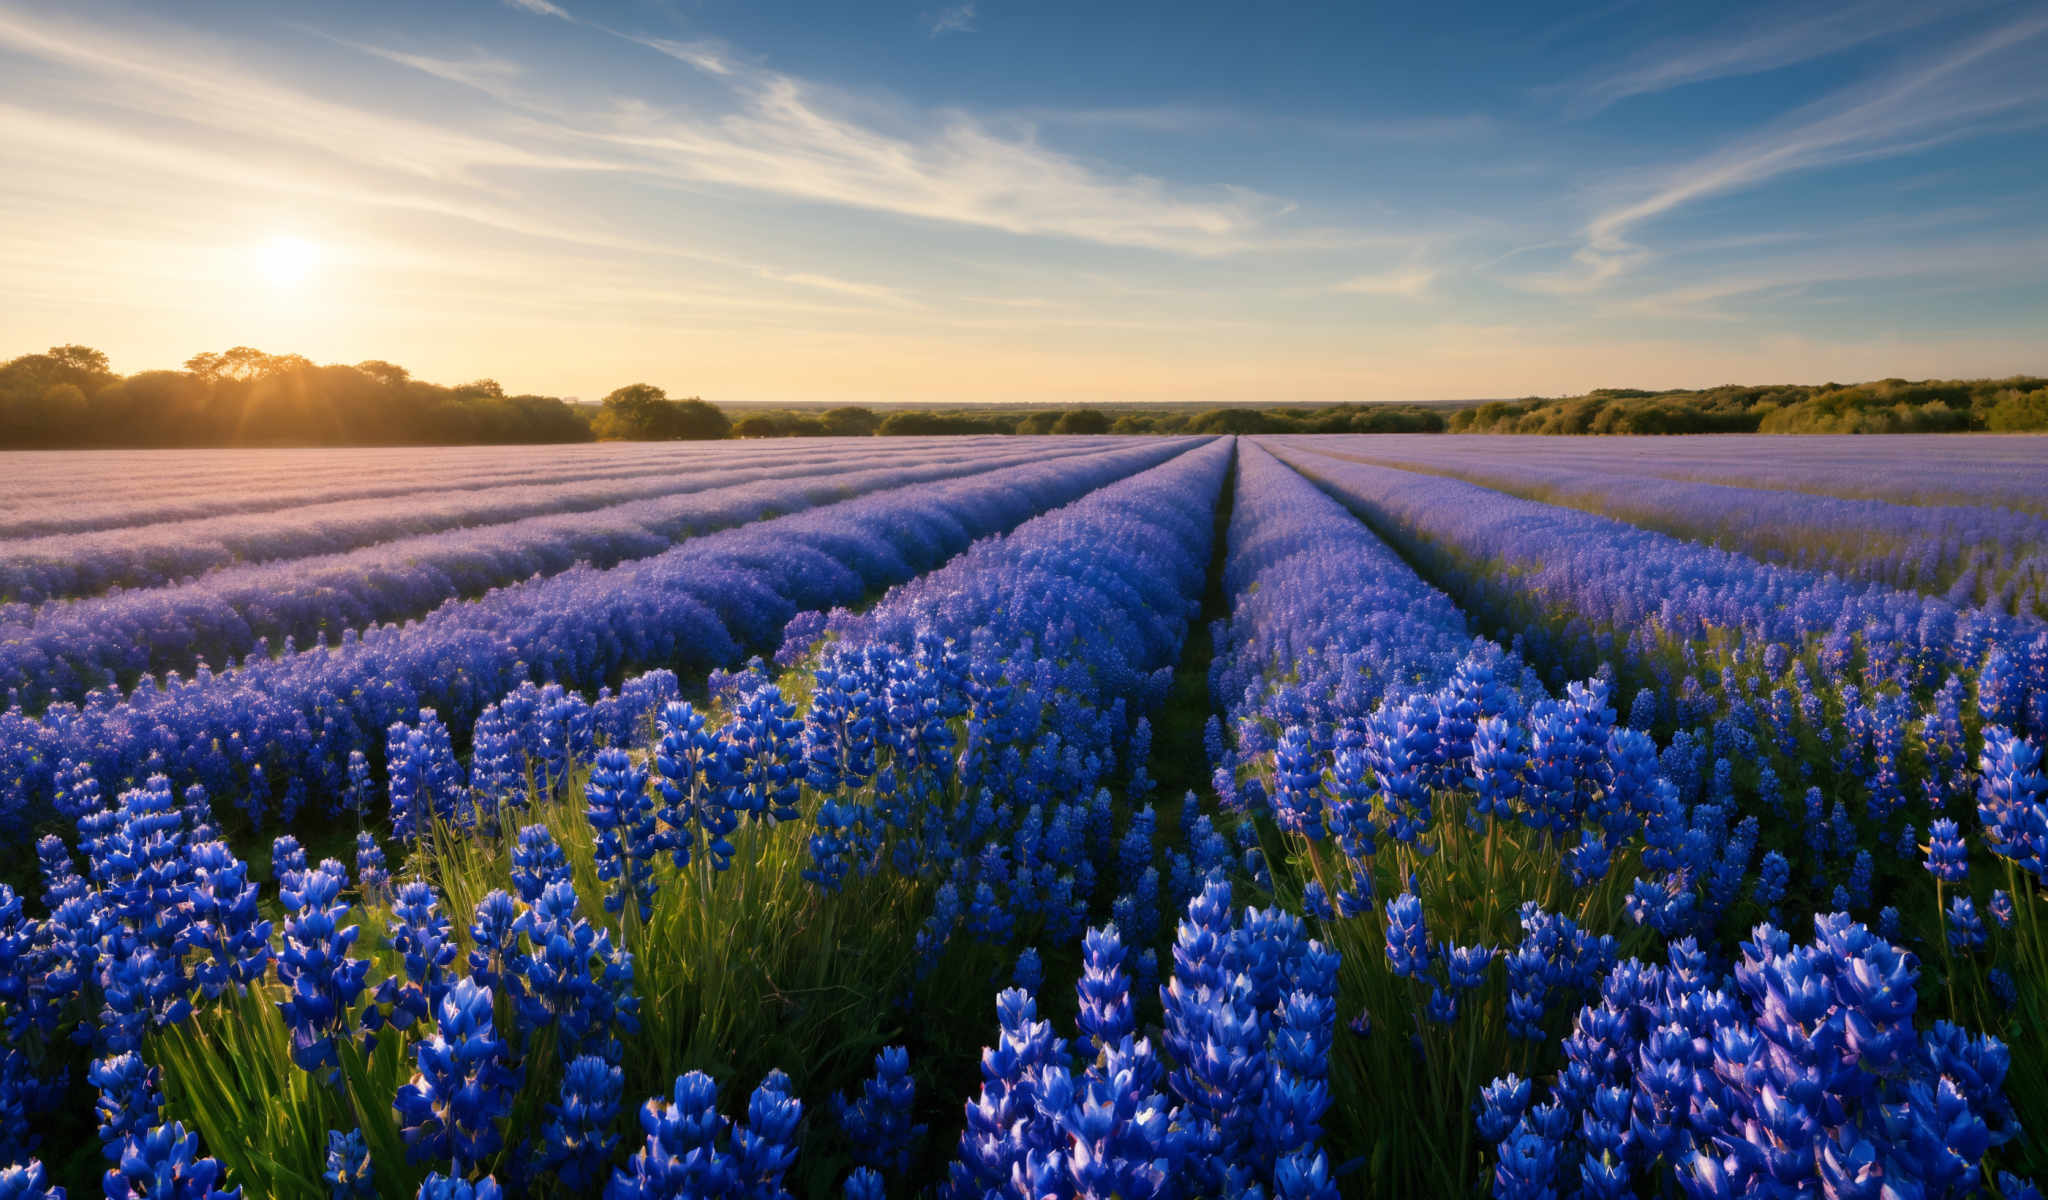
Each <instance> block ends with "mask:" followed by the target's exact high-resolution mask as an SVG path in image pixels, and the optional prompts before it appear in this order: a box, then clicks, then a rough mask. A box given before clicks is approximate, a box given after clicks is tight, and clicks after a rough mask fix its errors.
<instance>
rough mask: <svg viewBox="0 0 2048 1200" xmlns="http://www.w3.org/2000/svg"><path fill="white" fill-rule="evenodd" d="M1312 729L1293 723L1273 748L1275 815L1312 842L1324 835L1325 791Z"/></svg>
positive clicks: (1292, 830)
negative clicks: (1312, 738)
mask: <svg viewBox="0 0 2048 1200" xmlns="http://www.w3.org/2000/svg"><path fill="white" fill-rule="evenodd" d="M1320 774H1321V773H1320V772H1319V771H1318V770H1317V768H1316V758H1315V747H1314V746H1313V744H1311V742H1310V741H1309V733H1308V730H1306V729H1303V728H1301V727H1299V726H1292V727H1289V728H1288V729H1286V730H1285V731H1283V732H1282V733H1281V734H1280V741H1279V744H1278V745H1277V746H1275V747H1274V750H1273V817H1274V820H1276V821H1278V822H1279V824H1280V828H1282V829H1285V830H1288V831H1290V832H1292V833H1298V834H1300V835H1302V836H1303V837H1305V838H1308V839H1309V840H1310V841H1319V840H1321V838H1322V837H1323V792H1322V781H1321V779H1320Z"/></svg>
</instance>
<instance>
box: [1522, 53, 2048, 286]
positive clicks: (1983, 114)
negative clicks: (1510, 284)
mask: <svg viewBox="0 0 2048 1200" xmlns="http://www.w3.org/2000/svg"><path fill="white" fill-rule="evenodd" d="M2044 41H2048V16H2034V17H2028V18H2023V19H2021V20H2018V21H2013V22H2010V23H2008V24H2005V25H2003V26H2000V27H1998V28H1996V29H1993V30H1991V31H1989V32H1987V33H1983V34H1980V35H1978V36H1976V37H1972V38H1969V39H1966V40H1964V41H1962V42H1960V43H1956V44H1954V45H1951V46H1949V47H1947V48H1945V49H1944V50H1942V51H1940V52H1939V53H1936V54H1934V55H1932V56H1929V57H1926V58H1923V59H1921V60H1918V61H1916V62H1913V63H1911V64H1908V65H1906V66H1905V67H1904V68H1903V69H1900V70H1896V71H1894V72H1892V73H1890V74H1887V75H1886V76H1884V77H1882V78H1879V79H1877V80H1874V81H1872V82H1869V83H1863V84H1857V85H1852V86H1851V87H1848V88H1845V89H1843V90H1841V91H1838V92H1836V93H1834V94H1832V95H1830V96H1827V97H1824V98H1823V99H1821V100H1818V101H1815V102H1814V103H1812V104H1809V105H1807V106H1805V107H1803V108H1801V109H1799V110H1797V111H1796V112H1794V113H1792V114H1791V115H1790V116H1788V117H1787V118H1786V119H1784V120H1783V121H1780V122H1778V123H1776V124H1775V125H1773V126H1770V127H1768V128H1766V129H1765V130H1764V131H1763V132H1761V133H1758V134H1755V135H1752V136H1750V137H1747V138H1743V139H1740V140H1738V141H1736V142H1735V143H1734V144H1732V145H1730V146H1728V147H1727V148H1725V149H1723V150H1721V151H1719V152H1717V153H1713V154H1710V155H1707V156H1705V157H1702V158H1699V159H1695V160H1692V161H1690V162H1686V163H1683V164H1681V165H1679V166H1677V167H1674V168H1666V169H1662V170H1659V171H1657V172H1655V173H1653V174H1651V175H1650V176H1649V182H1648V185H1647V187H1644V188H1642V189H1640V190H1641V194H1640V195H1638V196H1637V197H1636V198H1634V199H1631V200H1628V201H1625V202H1621V203H1617V204H1614V205H1611V206H1610V207H1608V208H1606V209H1604V210H1603V211H1601V212H1599V213H1597V214H1596V215H1595V216H1594V217H1593V219H1592V220H1591V221H1590V222H1588V223H1587V225H1586V227H1585V229H1584V232H1583V237H1582V240H1581V242H1580V244H1579V247H1578V249H1577V250H1576V251H1575V252H1574V254H1573V255H1572V264H1571V266H1570V267H1568V268H1566V269H1564V270H1562V271H1557V272H1552V273H1550V274H1544V275H1530V276H1524V277H1522V278H1521V279H1520V280H1519V281H1518V282H1519V283H1520V284H1521V285H1522V286H1524V287H1526V288H1528V289H1530V290H1534V291H1539V292H1550V293H1556V294H1572V293H1579V292H1587V291H1592V290H1595V289H1597V288H1599V287H1601V286H1603V285H1605V284H1607V283H1608V282H1610V281H1612V280H1614V279H1616V278H1618V277H1620V276H1623V275H1625V274H1627V273H1629V272H1630V271H1633V270H1635V269H1636V268H1638V267H1640V266H1641V265H1642V264H1644V263H1645V262H1647V261H1648V260H1649V259H1650V258H1651V257H1652V256H1653V251H1652V250H1651V249H1650V248H1649V247H1648V246H1646V245H1644V244H1643V243H1642V241H1641V240H1640V238H1639V236H1638V232H1637V231H1638V230H1639V228H1640V227H1642V226H1644V225H1646V224H1648V223H1650V222H1652V221H1654V220H1656V219H1657V218H1659V217H1662V216H1664V215H1666V214H1668V213H1672V212H1674V211H1676V210H1679V209H1682V208H1684V207H1686V206H1688V205H1691V204H1693V203H1696V202H1698V201H1701V200H1704V199H1707V198H1709V197H1714V196H1720V195H1725V194H1729V193H1735V192H1740V191H1745V190H1748V189H1752V188H1756V187H1759V186H1761V185H1763V184H1765V183H1767V182H1769V181H1771V180H1773V179H1776V178H1778V177H1779V176H1782V175H1786V174H1789V173H1792V172H1797V171H1808V170H1815V169H1818V168H1824V167H1831V166H1839V165H1843V164H1847V163H1853V162H1861V161H1868V160H1874V159H1882V158H1891V157H1897V156H1901V155H1906V154H1911V153H1915V152H1918V151H1922V150H1926V149H1930V148H1932V147H1935V146H1939V145H1941V144H1943V143H1946V142H1951V141H1955V140H1957V139H1961V138H1968V137H1976V136H1982V135H1984V134H1986V133H1990V132H1994V131H1998V130H2002V129H2011V128H2027V127H2032V126H2037V125H2041V124H2044V123H2048V77H2044V76H2043V75H2042V73H2041V71H2040V52H2041V49H2042V43H2043V42H2044Z"/></svg>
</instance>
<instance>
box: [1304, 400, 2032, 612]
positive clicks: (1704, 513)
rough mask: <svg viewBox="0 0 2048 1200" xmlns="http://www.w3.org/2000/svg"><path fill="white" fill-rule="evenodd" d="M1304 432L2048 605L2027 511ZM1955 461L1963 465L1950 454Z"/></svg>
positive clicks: (1879, 577) (1761, 551) (1785, 550)
mask: <svg viewBox="0 0 2048 1200" xmlns="http://www.w3.org/2000/svg"><path fill="white" fill-rule="evenodd" d="M1301 444H1302V445H1303V446H1305V447H1308V448H1312V449H1315V450H1317V451H1319V452H1322V453H1326V454H1330V455H1332V456H1336V457H1342V458H1353V459H1356V460H1357V461H1361V462H1367V463H1373V464H1376V465H1381V466H1390V467H1397V468H1405V469H1409V470H1419V471H1430V472H1435V473H1439V474H1446V475H1451V476H1454V477H1456V478H1460V479H1464V480H1467V481H1469V482H1472V483H1477V484H1480V485H1482V486H1485V487H1489V488H1496V489H1499V490H1501V491H1506V492H1510V493H1513V494H1515V495H1518V496H1522V497H1525V498H1527V499H1532V500H1541V501H1544V502H1546V503H1553V504H1564V505H1569V506H1570V507H1573V508H1583V509H1586V510H1587V511H1589V512H1597V513H1601V514H1604V515H1606V516H1611V517H1616V518H1619V519H1621V520H1624V521H1628V522H1631V523H1633V524H1637V525H1642V526H1645V527H1647V528H1650V529H1656V530H1660V531H1662V532H1665V533H1669V534H1672V535H1674V536H1677V537H1682V538H1688V539H1693V540H1698V541H1705V542H1711V543H1713V544H1715V545H1719V546H1725V547H1728V548H1730V549H1734V550H1740V551H1742V552H1744V553H1747V554H1754V555H1757V556H1759V557H1762V558H1766V559H1769V560H1771V561H1773V562H1781V563H1785V564H1788V565H1790V566H1795V567H1802V568H1807V569H1811V570H1830V571H1839V572H1841V573H1842V574H1844V575H1850V576H1854V577H1856V578H1859V579H1872V580H1876V581H1878V582H1880V583H1885V584H1889V585H1890V586H1892V587H1897V588H1906V589H1909V590H1913V591H1921V592H1929V593H1934V594H1944V593H1945V594H1947V595H1948V596H1949V598H1951V599H1953V600H1955V601H1957V602H1958V603H1963V604H1971V603H1982V604H1989V605H1991V606H1993V607H1996V608H2000V609H2003V610H2004V611H2007V612H2018V613H2031V614H2033V615H2036V616H2042V615H2048V517H2043V516H2040V515H2037V514H2035V513H2031V512H2022V511H2016V510H2014V509H2010V508H2003V507H1999V506H1996V505H1955V504H1949V505H1933V504H1927V505H1912V504H1894V503H1889V502H1887V501H1883V500H1850V499H1843V498H1841V497H1837V496H1819V495H1812V494H1809V493H1806V492H1788V491H1778V490H1773V489H1770V488H1763V487H1744V486H1739V485H1736V484H1729V483H1704V482H1698V481H1694V480H1682V479H1665V478H1661V477H1658V476H1654V475H1641V474H1632V473H1621V472H1618V471H1616V470H1615V469H1614V468H1613V467H1612V466H1610V465H1608V464H1605V463H1596V462H1591V461H1588V458H1589V457H1590V456H1563V457H1564V459H1565V460H1564V461H1558V460H1557V458H1555V457H1551V456H1535V455H1532V456H1529V457H1516V456H1504V455H1500V454H1498V453H1491V452H1482V451H1485V450H1486V448H1485V447H1476V446H1473V445H1472V444H1471V443H1470V442H1469V441H1463V440H1446V441H1443V442H1442V443H1437V442H1419V441H1407V442H1404V443H1402V445H1401V446H1400V447H1398V448H1390V447H1383V446H1381V445H1380V444H1379V443H1377V442H1372V441H1369V440H1367V439H1355V438H1329V439H1324V438H1316V439H1305V440H1304V441H1303V442H1302V443H1301ZM2043 451H2044V453H2048V445H2044V446H2043ZM1950 463H1951V466H1952V468H1953V469H1957V470H1961V469H1963V464H1962V463H1960V462H1958V461H1957V460H1955V459H1951V460H1950Z"/></svg>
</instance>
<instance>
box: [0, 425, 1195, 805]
mask: <svg viewBox="0 0 2048 1200" xmlns="http://www.w3.org/2000/svg"><path fill="white" fill-rule="evenodd" d="M1187 445H1188V443H1186V442H1184V441H1183V442H1177V443H1152V444H1145V445H1141V446H1135V447H1130V448H1126V449H1119V450H1113V451H1108V452H1104V453H1102V454H1098V455H1085V456H1081V457H1079V458H1073V459H1060V460H1056V461H1053V462H1049V463H1025V464H1021V465H1018V466H1013V467H1008V468H1004V469H1001V470H997V471H992V472H987V473H984V474H980V475H975V476H971V477H968V478H962V479H954V480H943V481H939V482H928V483H924V484H916V485H909V486H903V487H898V488H894V489H890V490H887V491H883V492H879V493H877V494H874V495H870V496H866V497H862V498H860V499H856V500H851V501H845V502H842V503H839V504H833V505H829V506H827V507H824V508H821V509H816V510H813V511H810V512H803V513H797V514H794V515H791V516H786V517H780V518H776V519H773V520H767V521H760V522H756V523H753V524H751V525H746V526H742V527H740V528H738V529H732V530H727V531H723V532H720V533H716V534H712V535H709V536H706V537H702V538H697V539H693V540H691V541H689V542H686V543H684V544H683V545H681V546H679V547H676V548H675V549H673V550H670V551H667V552H665V553H662V554H658V555H656V556H654V557H652V558H649V559H645V560H641V561H639V562H634V563H629V564H626V565H623V566H620V567H614V568H611V569H609V570H598V569H595V568H583V567H579V568H574V569H571V570H568V571H565V572H563V573H562V574H560V575H556V576H554V577H552V578H548V579H543V580H535V581H531V582H528V583H525V584H519V585H514V586H510V587H506V588H501V589H499V590H497V591H494V592H492V593H490V594H489V595H487V596H485V597H484V598H483V599H481V600H478V601H473V602H460V603H453V604H448V605H444V606H443V607H442V608H440V609H438V610H436V611H435V612H434V613H432V614H430V615H429V616H427V617H426V618H424V619H422V620H421V621H419V622H417V623H414V624H411V625H407V626H404V627H394V626H382V627H377V628H374V629H370V630H367V631H365V632H363V633H362V634H360V635H357V634H355V633H353V632H349V633H345V634H344V636H343V638H342V641H341V644H340V645H339V646H337V647H329V648H314V649H309V650H304V651H300V652H298V653H295V654H290V655H286V656H284V657H281V658H275V659H266V660H262V661H250V662H247V663H245V664H244V665H243V666H242V667H241V668H240V669H239V670H236V671H233V672H231V673H228V674H224V675H214V674H212V673H210V672H204V671H202V672H201V673H200V674H199V675H197V676H196V677H195V678H193V679H190V680H172V681H170V682H169V683H168V685H167V686H166V687H164V688H162V689H149V690H144V691H139V692H137V693H136V694H135V695H133V696H131V697H130V698H128V699H127V700H126V701H121V702H115V701H114V700H113V699H112V698H111V697H103V698H101V699H100V700H98V701H96V702H95V703H92V704H90V705H88V706H86V707H84V708H82V709H77V710H73V709H70V708H68V707H65V706H57V707H56V708H53V709H52V710H51V711H50V712H48V713H46V714H44V715H43V716H42V717H41V718H40V719H38V718H31V717H28V716H26V715H25V714H23V713H21V712H20V711H18V710H9V711H8V712H6V713H0V754H4V758H0V820H4V823H5V824H7V825H8V826H10V827H13V828H17V829H18V828H20V827H22V826H23V825H24V824H26V823H31V822H35V821H39V820H43V819H46V817H47V814H49V813H50V812H51V811H52V805H53V802H55V801H57V800H58V798H59V797H60V796H61V794H62V792H63V786H62V784H61V782H60V776H61V775H62V773H63V771H64V770H65V769H66V764H67V763H69V764H78V765H83V766H85V767H86V768H87V769H88V770H89V772H90V773H91V774H92V775H93V776H94V777H95V778H97V779H100V780H105V781H108V782H109V783H110V784H113V785H115V786H124V785H123V784H122V783H121V782H120V781H139V780H141V779H143V778H145V777H147V776H148V775H149V774H151V773H154V772H159V771H161V772H163V773H165V774H167V775H169V776H171V777H172V778H173V779H175V780H177V781H178V782H179V784H180V785H183V784H187V783H195V782H196V783H201V784H204V785H205V786H206V787H207V789H208V791H209V792H211V793H212V794H213V795H216V796H219V797H223V798H228V797H232V798H233V800H234V802H235V803H236V805H237V806H238V807H240V808H241V809H242V810H243V811H244V812H245V813H247V815H248V816H249V818H250V819H251V820H252V821H254V822H258V823H261V822H263V821H265V820H273V819H277V818H280V817H281V818H282V819H283V820H284V821H285V822H287V823H289V822H290V821H291V820H292V819H293V817H295V816H296V815H297V813H298V812H299V811H300V810H301V809H302V808H304V807H305V806H306V805H307V803H308V802H309V801H325V802H327V803H329V804H330V805H332V804H334V803H336V802H338V801H339V800H340V798H342V797H344V796H345V795H346V794H347V791H348V787H349V782H350V781H349V777H348V764H349V760H350V756H351V755H352V754H354V753H361V754H364V755H366V756H368V757H370V758H371V759H372V760H373V761H374V760H375V759H376V758H378V757H380V756H381V754H382V751H383V746H384V737H383V734H384V731H385V729H386V728H387V727H388V726H389V725H390V724H392V723H393V722H394V721H397V720H401V719H410V718H411V717H412V716H413V715H414V714H416V713H417V712H418V711H419V710H420V709H421V708H423V707H427V708H434V709H436V710H437V711H438V712H439V713H440V714H441V717H442V719H443V720H444V721H446V722H447V723H448V724H449V725H450V726H451V727H452V728H453V729H455V730H456V731H457V737H458V740H461V739H462V736H463V734H465V733H466V731H467V729H468V727H469V725H470V724H471V722H472V721H473V720H474V718H475V715H476V714H477V713H478V712H480V711H481V710H482V708H483V707H484V705H486V704H488V703H489V702H491V701H493V700H495V699H496V698H497V697H498V696H500V695H503V694H504V693H505V692H507V691H508V690H510V689H511V688H513V687H514V686H516V685H517V684H518V683H520V682H522V681H526V680H535V679H537V680H542V681H554V682H561V683H564V684H567V685H569V686H572V687H578V688H593V687H596V686H598V685H601V684H603V683H605V682H606V681H607V680H608V679H616V678H618V677H619V676H620V675H621V674H622V673H624V672H625V671H628V670H631V669H634V668H645V667H649V666H657V665H663V664H673V665H676V666H679V667H692V668H695V669H703V668H705V667H709V666H713V665H717V664H720V663H730V662H733V661H736V660H737V659H738V658H740V657H742V648H744V647H748V646H764V647H765V646H771V645H773V644H774V641H775V639H776V638H777V637H778V636H779V633H780V630H781V627H782V624H783V623H784V622H786V621H787V620H788V619H789V618H790V616H792V615H793V614H794V613H796V612H799V611H803V610H806V609H812V608H818V607H823V606H828V605H831V604H836V603H846V602H850V601H852V600H855V599H857V598H858V597H860V596H861V595H863V594H866V593H868V592H871V591H872V590H874V589H875V588H877V587H879V586H881V585H884V584H887V583H892V582H897V581H900V580H903V579H908V578H911V577H913V576H915V575H916V574H918V573H919V572H920V571H923V570H928V569H930V568H931V567H933V566H936V565H937V564H938V563H939V562H941V561H943V560H944V559H946V558H947V557H949V556H951V555H953V554H956V553H958V552H959V551H960V550H962V549H964V548H965V547H966V546H967V544H968V543H969V542H971V541H972V540H973V539H974V538H976V537H979V536H983V535H986V534H988V533H991V532H996V531H998V530H1001V529H1004V528H1007V527H1009V526H1011V525H1014V524H1016V523H1017V522H1019V521H1021V520H1023V519H1025V518H1027V517H1029V516H1030V515H1032V514H1033V513H1034V512H1038V511H1043V510H1044V509H1046V508H1048V507H1051V506H1053V505H1056V504H1060V503H1064V502H1066V501H1069V500H1072V499H1073V498H1075V497H1076V496H1079V495H1081V494H1084V493H1085V492H1087V491H1089V490H1091V489H1092V488H1095V487H1098V486H1100V485H1102V484H1103V483H1106V482H1109V481H1110V480H1113V479H1116V478H1119V477H1121V476H1123V475H1126V474H1128V473H1130V472H1131V471H1133V470H1136V469H1140V468H1142V467H1145V466H1148V465H1150V464H1153V463H1157V462H1159V461H1161V460H1163V459H1166V458H1169V457H1171V456H1173V455H1175V454H1177V453H1180V452H1182V451H1183V450H1184V449H1185V448H1186V447H1187ZM58 811H59V812H60V813H61V809H59V810H58ZM63 815H66V816H70V817H73V818H75V816H76V814H75V813H69V814H63Z"/></svg>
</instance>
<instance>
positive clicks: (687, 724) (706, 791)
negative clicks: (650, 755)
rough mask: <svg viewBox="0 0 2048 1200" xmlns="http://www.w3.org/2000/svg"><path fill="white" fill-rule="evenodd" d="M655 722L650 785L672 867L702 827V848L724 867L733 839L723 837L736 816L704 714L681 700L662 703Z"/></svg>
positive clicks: (680, 863)
mask: <svg viewBox="0 0 2048 1200" xmlns="http://www.w3.org/2000/svg"><path fill="white" fill-rule="evenodd" d="M659 725H660V730H661V740H660V742H658V743H657V744H656V747H655V751H654V766H655V770H656V771H657V772H658V774H659V778H658V779H657V780H656V783H655V786H656V787H657V789H659V791H660V792H661V801H662V803H661V812H660V817H661V823H662V825H663V826H664V828H665V829H666V830H667V831H668V840H669V847H670V850H671V852H672V853H673V854H674V856H675V863H676V866H677V867H678V868H682V867H687V866H689V865H690V857H691V853H692V848H693V847H694V846H695V845H696V844H697V837H698V833H697V831H698V829H699V828H700V827H701V828H702V829H703V836H704V839H705V848H706V851H707V853H708V854H709V855H710V857H711V860H712V862H713V864H714V865H715V866H717V867H718V868H719V869H720V870H723V869H724V866H725V864H728V863H730V862H731V860H732V852H733V851H732V843H731V842H729V841H727V840H726V839H727V836H728V835H730V834H731V833H732V831H733V829H734V828H735V827H736V826H737V825H738V817H737V816H736V815H735V814H734V813H733V811H732V809H731V807H730V806H729V805H728V804H727V803H726V802H725V800H724V798H723V788H724V787H725V785H726V782H727V772H726V768H725V758H724V754H723V752H722V751H721V749H720V745H719V741H718V739H717V737H716V736H715V735H714V734H712V733H711V732H710V731H708V730H707V729H706V728H705V723H704V714H702V713H700V712H698V711H697V710H696V709H695V708H693V707H692V706H691V705H690V704H688V703H687V702H684V701H676V702H674V703H671V704H669V705H667V706H666V707H664V708H663V709H662V710H661V716H660V719H659Z"/></svg>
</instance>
